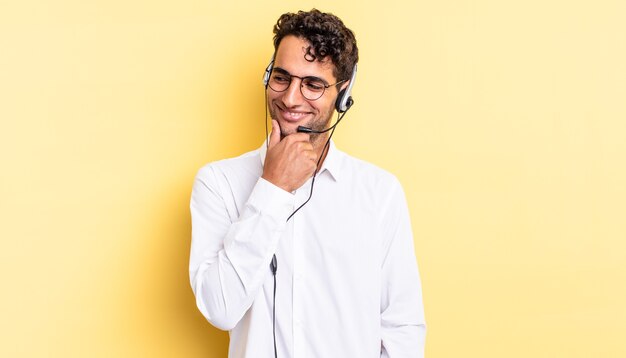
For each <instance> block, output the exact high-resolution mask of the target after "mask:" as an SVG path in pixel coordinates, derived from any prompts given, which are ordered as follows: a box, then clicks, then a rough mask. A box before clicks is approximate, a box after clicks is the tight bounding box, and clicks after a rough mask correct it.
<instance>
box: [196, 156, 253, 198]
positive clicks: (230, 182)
mask: <svg viewBox="0 0 626 358" xmlns="http://www.w3.org/2000/svg"><path fill="white" fill-rule="evenodd" d="M259 152H260V151H259V150H258V149H257V150H253V151H250V152H247V153H244V154H242V155H240V156H238V157H234V158H228V159H222V160H218V161H215V162H211V163H208V164H206V165H204V166H203V167H201V168H200V169H199V170H198V172H197V174H196V178H195V182H196V185H204V186H206V187H209V188H215V189H219V190H231V191H232V190H236V189H237V188H244V187H247V186H250V185H252V184H253V183H255V182H256V181H257V180H258V177H259V176H260V175H261V173H262V172H263V165H262V163H261V158H260V153H259Z"/></svg>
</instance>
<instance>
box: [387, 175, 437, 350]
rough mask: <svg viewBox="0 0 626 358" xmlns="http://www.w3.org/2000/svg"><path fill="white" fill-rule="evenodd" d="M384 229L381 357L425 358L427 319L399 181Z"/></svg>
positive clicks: (390, 202)
mask: <svg viewBox="0 0 626 358" xmlns="http://www.w3.org/2000/svg"><path fill="white" fill-rule="evenodd" d="M396 183H397V182H396ZM384 228H385V236H386V237H385V241H384V243H385V244H384V247H383V253H384V256H383V262H382V286H381V287H382V290H381V334H382V346H381V357H384V358H405V357H406V358H409V357H410V358H423V357H424V344H425V339H426V322H425V319H424V309H423V300H422V288H421V282H420V277H419V272H418V267H417V261H416V258H415V250H414V245H413V234H412V230H411V221H410V217H409V211H408V207H407V204H406V199H405V197H404V192H403V191H402V187H401V186H400V184H399V183H397V185H396V186H395V190H393V194H392V195H391V197H390V200H389V206H388V210H387V215H386V218H385V224H384Z"/></svg>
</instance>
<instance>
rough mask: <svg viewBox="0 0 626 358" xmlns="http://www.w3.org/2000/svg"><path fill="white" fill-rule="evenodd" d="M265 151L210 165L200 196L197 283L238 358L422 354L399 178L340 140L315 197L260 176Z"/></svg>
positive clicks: (194, 201) (199, 298)
mask: <svg viewBox="0 0 626 358" xmlns="http://www.w3.org/2000/svg"><path fill="white" fill-rule="evenodd" d="M265 152H266V148H265V145H263V146H262V147H261V148H260V149H258V150H255V151H252V152H249V153H246V154H244V155H242V156H240V157H237V158H233V159H227V160H222V161H218V162H215V163H211V164H208V165H206V166H205V167H203V168H202V169H200V171H199V172H198V174H197V176H196V179H195V183H194V187H193V192H192V197H191V215H192V245H191V257H190V264H189V274H190V279H191V285H192V288H193V291H194V294H195V296H196V302H197V305H198V308H199V309H200V311H201V312H202V314H203V315H204V316H205V317H206V318H207V320H209V322H211V323H212V324H213V325H214V326H216V327H218V328H220V329H223V330H229V331H230V347H229V357H231V358H244V357H245V358H259V357H261V358H263V357H268V358H269V357H273V356H274V344H273V338H272V333H273V332H272V309H273V301H272V300H273V289H274V286H273V283H274V281H273V277H272V273H271V270H270V262H271V260H272V255H274V253H275V254H276V258H277V262H278V265H277V266H278V270H277V273H276V282H277V287H276V344H277V353H278V357H279V358H287V357H295V358H305V357H306V358H318V357H319V358H337V357H341V358H367V357H372V358H373V357H391V358H400V357H407V358H408V357H410V358H416V357H423V354H424V340H425V332H426V328H425V322H424V313H423V308H422V293H421V285H420V279H419V274H418V269H417V264H416V259H415V254H414V247H413V235H412V232H411V224H410V219H409V214H408V209H407V205H406V201H405V198H404V193H403V191H402V188H401V186H400V184H399V182H398V181H397V180H396V178H395V177H394V176H392V175H391V174H389V173H387V172H386V171H384V170H382V169H379V168H377V167H375V166H373V165H371V164H368V163H366V162H363V161H361V160H358V159H355V158H352V157H350V156H348V155H347V154H345V153H343V152H341V151H339V150H337V149H336V148H335V146H334V144H333V143H332V142H331V146H330V150H329V153H328V155H327V157H326V159H325V161H324V164H323V166H322V169H321V170H320V171H319V173H318V175H317V177H316V180H315V186H314V190H313V197H312V198H311V201H309V203H307V204H306V205H305V206H304V207H303V208H302V209H301V210H300V211H298V212H297V213H296V214H295V215H294V216H293V217H292V218H291V219H290V220H289V221H286V219H287V217H288V216H289V215H290V214H291V213H292V212H293V211H294V210H295V209H296V208H297V207H298V206H300V205H301V204H302V203H304V202H305V201H306V199H307V198H308V196H309V191H310V186H311V180H310V179H309V181H307V182H306V183H305V184H304V185H303V186H302V187H301V188H299V189H298V190H296V191H295V193H289V192H286V191H284V190H282V189H280V188H278V187H276V186H274V185H273V184H271V183H270V182H268V181H266V180H264V179H262V178H260V176H261V174H262V172H263V161H264V159H265Z"/></svg>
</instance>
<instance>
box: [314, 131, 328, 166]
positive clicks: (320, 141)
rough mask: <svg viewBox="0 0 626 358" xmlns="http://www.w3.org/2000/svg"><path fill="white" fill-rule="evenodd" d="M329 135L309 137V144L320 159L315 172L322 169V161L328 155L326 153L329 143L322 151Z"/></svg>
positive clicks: (322, 134)
mask: <svg viewBox="0 0 626 358" xmlns="http://www.w3.org/2000/svg"><path fill="white" fill-rule="evenodd" d="M329 135H330V133H329V132H326V133H321V134H313V135H311V144H313V150H314V151H315V154H316V155H317V157H318V158H320V157H321V159H320V162H319V165H318V166H317V171H318V172H319V170H320V169H321V168H322V165H323V164H324V161H325V160H326V156H327V155H328V151H329V150H330V143H328V148H326V150H324V147H325V146H326V142H327V141H328V137H329Z"/></svg>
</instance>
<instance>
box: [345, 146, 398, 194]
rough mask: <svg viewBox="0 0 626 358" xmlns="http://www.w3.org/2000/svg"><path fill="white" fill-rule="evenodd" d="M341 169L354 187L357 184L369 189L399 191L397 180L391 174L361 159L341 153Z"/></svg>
mask: <svg viewBox="0 0 626 358" xmlns="http://www.w3.org/2000/svg"><path fill="white" fill-rule="evenodd" d="M341 155H342V157H343V158H342V159H343V160H342V169H344V173H345V174H346V175H347V176H348V177H349V179H350V181H351V182H352V183H354V184H356V185H358V184H359V183H360V184H362V185H366V186H368V187H370V188H371V189H379V190H381V189H386V190H384V191H388V190H389V189H395V190H397V189H400V190H401V185H400V181H399V180H398V178H397V177H396V176H395V175H394V174H393V173H391V172H389V171H387V170H386V169H383V168H381V167H379V166H377V165H375V164H372V163H370V162H367V161H365V160H363V159H359V158H356V157H354V156H352V155H350V154H347V153H344V152H341Z"/></svg>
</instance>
